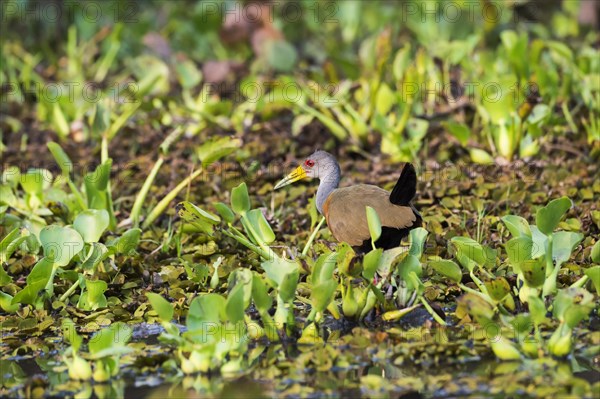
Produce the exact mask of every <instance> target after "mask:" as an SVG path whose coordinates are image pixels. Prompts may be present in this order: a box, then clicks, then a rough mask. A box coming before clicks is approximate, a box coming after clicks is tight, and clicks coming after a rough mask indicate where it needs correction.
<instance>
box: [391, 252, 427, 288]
mask: <svg viewBox="0 0 600 399" xmlns="http://www.w3.org/2000/svg"><path fill="white" fill-rule="evenodd" d="M396 270H397V273H398V274H399V275H400V277H401V278H402V280H404V281H405V282H406V287H407V288H408V289H409V290H414V289H416V288H417V286H416V285H415V284H413V281H412V280H411V279H410V278H409V276H410V273H414V274H415V275H416V276H417V277H418V276H420V275H421V274H422V272H423V270H422V268H421V262H420V261H419V259H418V258H417V257H416V256H414V255H407V256H406V257H405V258H404V259H403V260H402V262H400V264H399V265H398V267H397V269H396Z"/></svg>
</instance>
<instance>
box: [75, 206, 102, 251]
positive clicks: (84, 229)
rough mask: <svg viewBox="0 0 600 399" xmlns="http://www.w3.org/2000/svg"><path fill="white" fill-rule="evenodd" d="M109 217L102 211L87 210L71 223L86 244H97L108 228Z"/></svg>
mask: <svg viewBox="0 0 600 399" xmlns="http://www.w3.org/2000/svg"><path fill="white" fill-rule="evenodd" d="M109 221H110V217H109V215H108V212H107V211H106V210H104V209H87V210H85V211H82V212H81V213H80V214H79V215H77V217H76V218H75V220H74V221H73V227H74V228H75V230H77V231H78V232H79V234H81V237H82V238H83V241H84V242H86V243H92V242H98V241H100V237H101V236H102V233H104V230H106V228H107V227H108V224H109Z"/></svg>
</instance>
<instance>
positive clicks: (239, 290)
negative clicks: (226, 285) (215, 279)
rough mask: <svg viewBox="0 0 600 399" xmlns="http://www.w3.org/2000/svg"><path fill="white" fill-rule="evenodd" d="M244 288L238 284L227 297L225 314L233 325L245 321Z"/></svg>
mask: <svg viewBox="0 0 600 399" xmlns="http://www.w3.org/2000/svg"><path fill="white" fill-rule="evenodd" d="M245 310H246V307H245V306H244V287H243V285H242V284H236V286H235V287H233V289H232V290H231V291H230V292H229V295H227V302H226V304H225V312H226V314H227V318H228V320H229V321H230V322H231V323H238V322H240V321H243V320H244V311H245Z"/></svg>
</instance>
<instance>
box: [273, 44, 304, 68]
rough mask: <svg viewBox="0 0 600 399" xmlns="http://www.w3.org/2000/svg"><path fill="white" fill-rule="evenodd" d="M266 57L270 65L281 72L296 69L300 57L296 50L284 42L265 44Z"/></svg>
mask: <svg viewBox="0 0 600 399" xmlns="http://www.w3.org/2000/svg"><path fill="white" fill-rule="evenodd" d="M265 55H266V59H267V62H268V63H269V65H270V66H271V67H272V68H273V69H275V70H276V71H280V72H289V71H291V70H292V69H293V68H294V65H295V64H296V60H297V58H298V55H297V53H296V49H295V48H294V47H293V46H292V45H291V44H289V43H288V42H286V41H284V40H269V41H267V42H266V43H265Z"/></svg>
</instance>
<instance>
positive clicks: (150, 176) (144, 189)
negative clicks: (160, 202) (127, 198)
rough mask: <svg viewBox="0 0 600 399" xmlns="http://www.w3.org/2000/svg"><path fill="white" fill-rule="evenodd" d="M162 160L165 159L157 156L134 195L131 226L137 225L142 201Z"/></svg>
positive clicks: (144, 199)
mask: <svg viewBox="0 0 600 399" xmlns="http://www.w3.org/2000/svg"><path fill="white" fill-rule="evenodd" d="M164 161H165V160H164V158H163V157H162V156H159V157H158V160H157V161H156V163H155V164H154V166H153V167H152V170H151V171H150V173H149V174H148V177H146V180H145V181H144V185H143V186H142V189H141V190H140V192H139V193H138V195H137V196H136V197H135V202H134V203H133V207H132V208H131V220H132V221H133V227H138V226H139V223H140V213H141V211H142V204H143V203H144V201H146V196H147V195H148V192H149V191H150V187H152V183H154V179H156V175H157V174H158V170H159V169H160V167H161V166H162V164H163V162H164Z"/></svg>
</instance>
